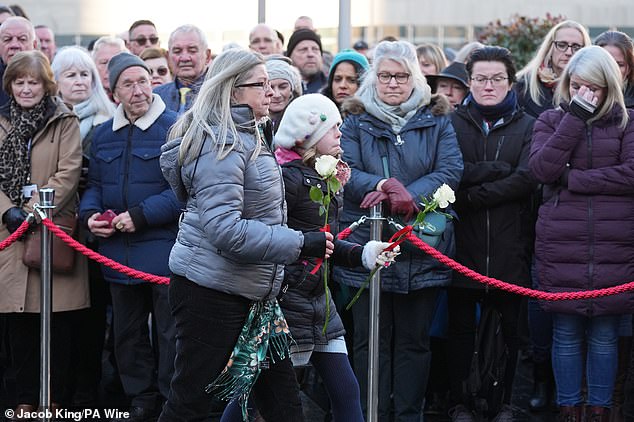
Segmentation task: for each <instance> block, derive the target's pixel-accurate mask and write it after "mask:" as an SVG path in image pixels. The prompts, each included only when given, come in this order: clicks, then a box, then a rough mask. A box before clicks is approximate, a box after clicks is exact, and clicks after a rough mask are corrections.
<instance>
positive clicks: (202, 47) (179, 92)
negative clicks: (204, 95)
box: [154, 25, 211, 115]
mask: <svg viewBox="0 0 634 422" xmlns="http://www.w3.org/2000/svg"><path fill="white" fill-rule="evenodd" d="M167 47H168V51H167V60H168V62H169V67H170V69H172V73H173V74H174V81H173V82H170V83H167V84H164V85H161V86H159V87H157V88H156V89H155V90H154V92H155V93H156V94H158V95H159V96H160V97H161V98H162V99H163V101H165V105H167V108H168V109H169V110H174V111H176V112H177V113H178V114H179V115H180V114H182V113H184V112H185V111H186V110H189V108H190V107H191V105H192V104H193V102H194V98H195V97H196V95H197V94H198V90H199V89H200V86H201V85H202V83H203V82H204V80H205V73H206V72H207V66H208V65H209V63H210V62H211V50H210V49H209V47H208V46H207V37H206V36H205V33H204V32H203V31H202V30H201V29H200V28H198V27H196V26H194V25H183V26H179V27H178V28H176V29H175V30H174V31H173V32H172V34H171V35H170V38H169V41H168V42H167Z"/></svg>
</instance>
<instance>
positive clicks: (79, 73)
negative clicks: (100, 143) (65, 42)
mask: <svg viewBox="0 0 634 422" xmlns="http://www.w3.org/2000/svg"><path fill="white" fill-rule="evenodd" d="M51 69H52V70H53V75H54V76H55V80H56V81H57V87H58V93H59V96H60V97H61V98H62V99H63V100H64V101H65V102H66V103H68V104H71V105H72V106H73V112H75V114H76V115H77V117H79V132H80V135H81V141H82V152H83V155H84V160H85V164H86V166H85V167H88V162H87V160H88V157H89V156H90V143H91V140H92V133H93V129H94V128H95V127H96V126H98V125H100V124H101V123H103V122H105V121H106V120H108V119H110V118H111V117H112V115H113V114H114V109H115V107H114V104H112V102H110V99H109V98H108V95H107V94H106V91H105V90H104V89H103V86H102V85H101V84H100V83H99V72H98V71H97V67H96V66H95V62H94V61H93V60H92V58H91V57H90V55H89V54H88V52H86V51H85V50H84V49H83V48H81V47H75V46H71V47H64V48H62V49H60V50H59V51H58V52H57V54H56V55H55V59H54V60H53V63H52V64H51ZM86 170H87V169H86ZM82 176H84V177H85V174H84V173H83V172H82Z"/></svg>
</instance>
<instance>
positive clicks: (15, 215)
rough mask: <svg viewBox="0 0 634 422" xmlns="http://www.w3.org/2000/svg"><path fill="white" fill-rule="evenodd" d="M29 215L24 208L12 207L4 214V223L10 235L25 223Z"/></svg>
mask: <svg viewBox="0 0 634 422" xmlns="http://www.w3.org/2000/svg"><path fill="white" fill-rule="evenodd" d="M27 215H28V214H27V213H26V211H24V210H23V209H22V208H18V207H12V208H9V209H8V210H6V211H5V213H4V214H2V222H3V223H4V225H5V226H7V230H9V233H13V232H14V231H16V230H17V229H18V227H20V226H21V225H22V223H24V220H26V216H27Z"/></svg>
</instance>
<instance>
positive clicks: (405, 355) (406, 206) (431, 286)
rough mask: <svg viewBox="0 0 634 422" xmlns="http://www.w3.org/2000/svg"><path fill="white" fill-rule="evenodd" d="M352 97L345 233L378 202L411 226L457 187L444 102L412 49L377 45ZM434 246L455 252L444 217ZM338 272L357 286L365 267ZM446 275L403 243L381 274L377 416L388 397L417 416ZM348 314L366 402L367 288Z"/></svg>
mask: <svg viewBox="0 0 634 422" xmlns="http://www.w3.org/2000/svg"><path fill="white" fill-rule="evenodd" d="M353 100H354V101H351V100H348V102H347V104H344V112H348V113H349V115H348V117H347V118H346V120H345V121H344V123H343V125H342V127H341V133H342V136H341V147H342V149H343V151H344V153H343V159H344V161H346V162H348V164H349V165H350V167H351V169H352V174H351V178H350V181H349V182H348V184H347V185H346V189H345V192H344V205H343V213H342V216H341V224H342V227H346V226H348V225H350V224H351V223H353V222H355V221H357V220H359V218H361V217H363V216H367V215H368V208H370V207H372V206H374V205H376V204H378V203H380V202H383V204H384V210H385V216H386V217H390V218H392V219H394V220H398V221H400V222H401V223H409V222H410V221H411V219H412V218H413V217H414V216H415V215H416V214H417V212H418V210H419V208H418V203H419V201H420V199H421V197H422V196H424V197H429V196H430V195H431V194H433V193H434V191H435V190H436V189H438V187H440V186H441V185H442V184H444V183H446V184H447V185H449V186H450V187H451V188H452V189H454V190H455V189H456V188H457V186H458V182H459V181H460V177H461V175H462V168H463V164H462V156H461V154H460V149H459V147H458V143H457V141H456V134H455V132H454V130H453V127H452V126H451V123H450V121H449V117H448V116H447V114H448V113H449V112H450V111H451V106H450V105H449V103H448V101H447V100H446V99H445V98H444V97H442V96H432V94H431V89H430V88H429V86H428V85H427V83H426V82H425V77H424V76H423V74H422V73H421V70H420V67H419V65H418V60H417V57H416V50H415V48H414V46H413V45H412V44H410V43H408V42H406V41H394V42H390V41H383V42H381V43H379V45H377V47H376V49H375V53H374V61H373V63H372V68H371V69H369V70H368V72H367V73H366V75H365V78H364V80H363V82H362V84H361V87H360V88H359V90H358V91H357V93H356V95H355V97H354V98H353ZM386 226H388V225H387V224H386ZM384 237H388V233H384ZM369 239H370V230H369V225H367V224H365V225H361V226H360V227H359V228H358V229H357V230H355V231H354V232H352V234H351V235H350V237H349V240H350V241H351V242H356V243H361V244H364V243H366V242H367V241H368V240H369ZM437 247H438V249H441V250H443V251H445V252H447V253H449V254H451V253H452V252H453V249H454V240H453V227H452V225H451V222H450V221H448V222H447V225H446V230H445V232H444V234H443V235H442V240H441V241H440V244H439V245H438V246H437ZM335 275H336V279H337V280H338V281H339V282H340V283H343V284H345V285H348V286H352V287H359V286H361V285H362V284H363V283H364V281H365V279H366V278H367V277H368V271H367V270H364V269H363V268H361V267H358V268H353V269H348V268H340V267H336V268H335ZM450 278H451V271H450V270H449V269H447V268H446V267H444V266H443V265H442V264H439V263H438V262H437V261H435V260H434V259H433V258H430V257H429V256H427V255H425V253H424V252H422V251H419V250H416V249H414V248H408V247H403V248H402V253H401V255H400V256H399V257H398V258H397V259H396V263H395V264H393V265H392V266H391V267H390V268H386V269H383V270H382V272H381V282H382V293H381V321H380V326H381V339H380V352H379V355H380V367H379V374H380V375H379V377H380V384H379V418H380V419H381V420H383V419H387V418H388V412H389V408H390V403H389V400H390V394H392V395H393V400H394V405H393V408H394V418H395V420H398V421H418V420H419V419H420V413H421V408H422V403H423V398H424V396H425V388H426V385H427V378H428V376H429V367H430V359H431V354H430V351H429V328H430V324H431V321H432V318H433V315H434V308H435V303H436V296H437V294H438V288H439V287H440V286H445V285H447V284H448V283H449V281H450ZM352 312H353V319H354V367H355V371H356V375H357V379H358V380H359V384H360V387H361V398H362V400H363V399H365V397H366V389H367V382H366V380H367V367H368V362H367V356H368V319H369V315H368V312H369V300H368V293H367V292H364V293H363V294H362V295H361V297H360V299H359V300H358V302H357V303H356V304H355V305H354V306H353V307H352ZM390 390H391V391H390Z"/></svg>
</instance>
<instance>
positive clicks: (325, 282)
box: [321, 182, 330, 335]
mask: <svg viewBox="0 0 634 422" xmlns="http://www.w3.org/2000/svg"><path fill="white" fill-rule="evenodd" d="M327 183H328V182H326V184H327ZM326 191H327V192H328V193H327V196H328V198H329V199H330V186H329V185H328V184H327V187H326ZM327 203H328V205H327V206H326V207H325V208H326V212H325V215H326V219H325V220H324V221H325V223H324V226H325V227H328V210H329V209H330V201H327ZM323 265H324V291H325V292H326V320H325V321H324V328H322V330H321V332H322V334H323V335H326V329H327V328H328V321H329V320H330V291H329V290H328V258H324V264H323Z"/></svg>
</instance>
